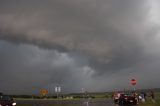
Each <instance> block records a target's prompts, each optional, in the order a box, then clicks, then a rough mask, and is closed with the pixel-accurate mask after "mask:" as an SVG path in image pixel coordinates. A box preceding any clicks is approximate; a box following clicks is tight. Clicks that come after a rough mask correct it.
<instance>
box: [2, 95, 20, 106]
mask: <svg viewBox="0 0 160 106" xmlns="http://www.w3.org/2000/svg"><path fill="white" fill-rule="evenodd" d="M16 105H17V104H16V102H15V101H14V100H13V98H11V97H9V96H7V95H0V106H16Z"/></svg>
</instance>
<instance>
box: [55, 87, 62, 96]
mask: <svg viewBox="0 0 160 106" xmlns="http://www.w3.org/2000/svg"><path fill="white" fill-rule="evenodd" d="M55 92H56V94H57V98H59V97H58V93H60V92H61V87H60V86H59V87H57V86H56V87H55Z"/></svg>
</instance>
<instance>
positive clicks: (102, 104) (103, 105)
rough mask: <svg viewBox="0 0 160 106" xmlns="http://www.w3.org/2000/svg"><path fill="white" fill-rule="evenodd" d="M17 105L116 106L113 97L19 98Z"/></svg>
mask: <svg viewBox="0 0 160 106" xmlns="http://www.w3.org/2000/svg"><path fill="white" fill-rule="evenodd" d="M16 102H17V106H116V105H115V104H114V103H113V101H112V100H111V99H103V100H17V101H16Z"/></svg>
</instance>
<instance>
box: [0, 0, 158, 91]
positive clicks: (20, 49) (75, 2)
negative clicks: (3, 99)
mask: <svg viewBox="0 0 160 106" xmlns="http://www.w3.org/2000/svg"><path fill="white" fill-rule="evenodd" d="M159 11H160V1H159V0H0V91H1V92H5V93H12V94H16V93H17V94H35V93H38V92H39V90H40V89H48V90H49V92H54V87H55V86H61V87H62V91H63V92H81V89H82V88H84V89H85V90H87V91H90V92H91V91H92V92H93V91H111V90H123V89H124V88H125V89H133V87H132V86H131V84H130V80H131V79H132V78H135V79H137V81H138V83H137V85H136V88H137V89H141V88H158V87H160V85H159V84H158V83H159V81H160V77H159V75H160V47H159V46H160V14H159Z"/></svg>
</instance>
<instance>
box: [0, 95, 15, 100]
mask: <svg viewBox="0 0 160 106" xmlns="http://www.w3.org/2000/svg"><path fill="white" fill-rule="evenodd" d="M0 100H12V98H10V97H9V96H6V95H1V96H0Z"/></svg>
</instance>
